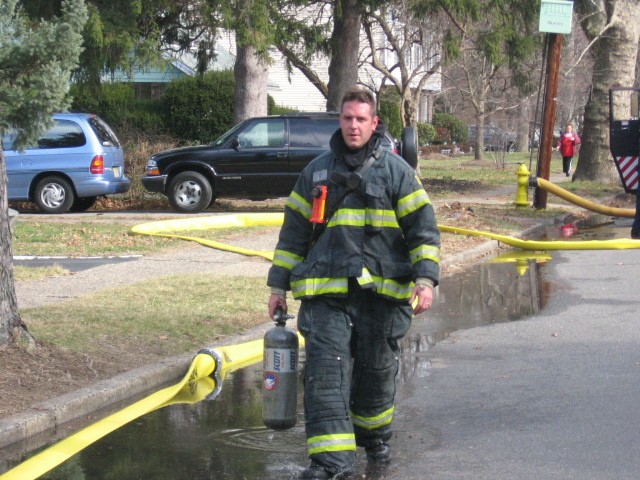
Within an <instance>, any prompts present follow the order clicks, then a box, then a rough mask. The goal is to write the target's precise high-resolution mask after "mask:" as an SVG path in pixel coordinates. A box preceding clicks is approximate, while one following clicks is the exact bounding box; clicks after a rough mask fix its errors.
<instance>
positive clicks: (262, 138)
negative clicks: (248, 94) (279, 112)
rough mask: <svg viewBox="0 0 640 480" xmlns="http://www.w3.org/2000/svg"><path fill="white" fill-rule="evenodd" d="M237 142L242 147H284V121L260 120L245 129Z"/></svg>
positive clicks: (275, 119) (274, 119)
mask: <svg viewBox="0 0 640 480" xmlns="http://www.w3.org/2000/svg"><path fill="white" fill-rule="evenodd" d="M238 141H239V142H240V146H242V147H282V146H284V120H282V119H280V118H269V119H260V120H256V121H255V122H252V123H251V124H250V125H248V126H247V128H245V129H244V130H243V131H242V132H241V133H240V135H238Z"/></svg>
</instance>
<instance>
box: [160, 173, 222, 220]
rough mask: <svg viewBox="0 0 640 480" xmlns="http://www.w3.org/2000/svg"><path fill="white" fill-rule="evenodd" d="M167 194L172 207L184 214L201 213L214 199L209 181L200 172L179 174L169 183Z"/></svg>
mask: <svg viewBox="0 0 640 480" xmlns="http://www.w3.org/2000/svg"><path fill="white" fill-rule="evenodd" d="M167 192H168V194H169V195H168V196H169V203H171V206H172V207H173V208H174V209H175V210H177V211H178V212H183V213H198V212H201V211H203V210H205V209H206V208H207V207H208V206H209V204H210V203H211V200H212V198H213V190H212V188H211V184H210V183H209V180H207V179H206V178H205V176H204V175H202V174H200V173H198V172H182V173H179V174H178V175H176V176H175V177H174V178H173V179H172V180H171V182H169V188H168V189H167Z"/></svg>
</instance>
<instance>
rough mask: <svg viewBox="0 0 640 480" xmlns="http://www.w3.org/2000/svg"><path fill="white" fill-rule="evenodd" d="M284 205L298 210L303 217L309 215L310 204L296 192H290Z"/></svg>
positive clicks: (308, 216)
mask: <svg viewBox="0 0 640 480" xmlns="http://www.w3.org/2000/svg"><path fill="white" fill-rule="evenodd" d="M285 206H286V207H289V208H290V209H291V210H295V211H296V212H299V213H300V214H301V215H302V216H303V217H304V218H307V219H308V218H310V217H311V204H310V203H309V202H307V201H306V200H305V199H304V198H303V197H302V196H301V195H300V194H298V193H296V192H291V195H289V198H288V199H287V203H286V204H285Z"/></svg>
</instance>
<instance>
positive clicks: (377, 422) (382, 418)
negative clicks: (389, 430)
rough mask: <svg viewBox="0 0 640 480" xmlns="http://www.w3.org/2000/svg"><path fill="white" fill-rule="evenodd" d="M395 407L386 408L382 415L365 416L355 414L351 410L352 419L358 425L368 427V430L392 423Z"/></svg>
mask: <svg viewBox="0 0 640 480" xmlns="http://www.w3.org/2000/svg"><path fill="white" fill-rule="evenodd" d="M393 409H394V407H391V408H390V409H388V410H385V411H384V412H382V413H381V414H380V415H376V416H375V417H363V416H361V415H355V414H354V413H353V412H350V413H351V420H352V421H353V424H354V425H356V426H358V427H361V428H366V429H367V430H373V429H375V428H380V427H382V426H384V425H389V424H390V423H391V421H392V420H393Z"/></svg>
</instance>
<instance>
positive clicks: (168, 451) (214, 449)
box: [0, 256, 549, 480]
mask: <svg viewBox="0 0 640 480" xmlns="http://www.w3.org/2000/svg"><path fill="white" fill-rule="evenodd" d="M516 257H518V256H516ZM544 270H545V263H544V261H543V260H541V259H540V257H536V258H525V259H523V258H512V259H510V260H509V261H506V260H505V262H504V263H486V264H483V265H477V266H475V267H473V268H471V269H469V270H468V271H466V272H464V273H461V274H459V275H456V276H452V277H449V278H445V279H443V282H442V284H441V286H440V287H439V288H438V292H437V295H436V298H435V303H434V308H433V309H432V310H430V311H429V312H428V313H427V314H426V315H423V316H420V317H418V318H416V319H415V320H414V322H413V326H412V329H411V330H410V332H409V335H408V336H407V337H406V338H405V339H404V341H403V342H402V345H401V348H402V351H401V368H400V374H399V379H398V380H399V383H401V384H403V385H404V386H409V387H410V386H411V382H412V381H413V380H415V379H417V378H424V377H425V376H428V375H429V370H430V368H431V365H430V363H429V359H428V356H427V352H428V351H429V349H430V348H431V347H432V346H433V345H434V344H435V343H436V342H438V341H440V340H442V339H444V338H446V337H447V336H448V335H449V334H450V333H451V332H454V331H456V330H460V329H467V328H473V327H478V326H481V325H486V324H490V323H496V322H506V321H512V320H517V319H521V318H524V317H526V316H528V315H531V314H534V313H536V312H538V311H539V310H540V309H541V308H542V307H543V306H544V305H545V304H546V301H547V299H548V296H549V286H548V283H547V282H546V281H545V280H544ZM261 384H262V372H261V366H260V365H254V366H252V367H248V368H244V369H242V370H238V371H236V372H234V373H232V374H230V375H229V376H228V377H227V379H226V380H225V382H224V384H223V388H222V391H221V392H220V394H219V395H218V396H217V397H216V398H215V399H212V400H209V401H203V402H200V403H198V404H195V405H186V404H183V405H173V406H170V407H167V408H163V409H160V410H156V411H154V412H151V413H149V414H147V415H145V416H144V417H142V418H140V419H138V420H136V421H135V422H132V423H130V424H128V425H126V426H124V427H123V428H120V429H119V430H116V431H115V432H113V433H112V434H110V435H108V436H107V437H105V438H103V439H101V440H100V441H98V442H97V443H95V444H93V445H91V446H89V447H88V448H86V449H85V450H83V451H82V452H81V453H79V454H78V455H75V456H74V457H72V458H71V459H70V460H69V461H67V462H65V463H63V464H62V465H61V466H59V467H58V468H56V469H55V470H53V471H51V472H49V473H48V474H46V475H45V476H43V477H41V478H43V479H48V480H89V479H90V480H102V479H104V480H107V479H114V478H117V479H119V480H127V479H148V478H149V479H150V478H153V479H164V478H167V479H169V478H170V479H172V480H181V479H189V480H199V479H207V480H209V479H214V478H215V479H266V480H269V479H287V478H292V479H293V478H297V476H298V475H299V474H300V471H301V470H302V469H303V468H304V467H305V466H306V464H307V456H306V451H305V447H304V446H305V443H306V441H305V435H304V422H303V419H302V385H301V381H300V382H299V388H298V395H299V399H298V406H299V407H298V409H299V411H298V417H299V419H298V423H297V425H296V426H295V427H294V428H292V429H290V430H287V431H283V432H274V431H272V430H268V429H266V428H265V427H264V426H263V425H262V399H261V391H260V388H261ZM410 423H411V422H408V423H406V425H407V426H406V427H405V428H412V426H411V424H410ZM399 425H404V423H403V422H399ZM404 433H405V434H407V432H404ZM409 433H411V435H410V436H411V437H412V438H420V439H421V442H422V443H423V446H424V448H435V445H437V444H438V441H439V440H438V436H437V432H431V431H427V430H424V429H422V430H421V431H420V432H409ZM429 446H431V447H429ZM34 453H35V452H34ZM362 457H364V455H359V456H358V458H359V460H358V462H359V463H358V465H357V471H358V472H366V475H367V477H366V478H368V479H376V478H380V479H382V478H387V474H385V473H384V472H378V473H376V472H373V471H371V469H368V468H367V466H366V465H365V463H366V461H364V460H363V458H362ZM15 463H18V460H15V461H13V462H11V461H9V462H7V464H5V465H2V466H1V467H0V471H2V470H7V469H8V468H10V467H12V466H13V465H14V464H15Z"/></svg>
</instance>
